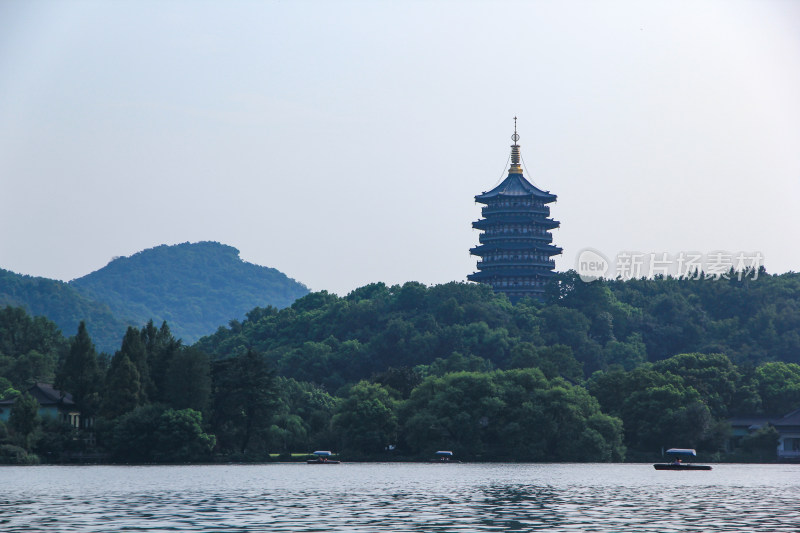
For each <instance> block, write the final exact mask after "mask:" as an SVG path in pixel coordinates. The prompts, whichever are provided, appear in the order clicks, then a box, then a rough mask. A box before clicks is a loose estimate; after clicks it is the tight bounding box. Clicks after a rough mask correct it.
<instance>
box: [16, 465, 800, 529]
mask: <svg viewBox="0 0 800 533" xmlns="http://www.w3.org/2000/svg"><path fill="white" fill-rule="evenodd" d="M0 480H2V487H3V488H2V492H0V531H25V532H29V531H65V532H67V531H81V532H84V531H225V532H227V531H278V532H280V531H286V532H308V531H364V532H366V531H369V532H377V531H392V532H411V531H413V532H422V531H425V532H459V531H464V532H466V531H469V532H483V531H508V532H512V531H540V530H547V531H594V532H612V531H613V532H618V531H636V532H659V533H663V532H672V531H758V532H768V531H786V532H789V531H791V532H793V533H796V532H798V531H800V465H715V466H714V470H712V471H710V472H702V471H699V472H670V471H666V472H659V471H656V470H654V469H653V467H652V466H651V465H632V464H626V465H607V464H588V465H587V464H550V465H541V464H535V465H534V464H524V465H516V464H514V465H510V464H506V465H497V464H450V465H442V464H388V463H383V464H341V465H319V466H318V465H305V464H269V465H255V466H253V465H216V466H145V467H134V466H131V467H125V466H76V467H70V466H39V467H0Z"/></svg>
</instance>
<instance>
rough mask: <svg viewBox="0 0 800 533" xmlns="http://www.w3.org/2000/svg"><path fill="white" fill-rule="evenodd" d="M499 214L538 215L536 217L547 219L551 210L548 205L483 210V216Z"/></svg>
mask: <svg viewBox="0 0 800 533" xmlns="http://www.w3.org/2000/svg"><path fill="white" fill-rule="evenodd" d="M498 213H502V214H508V215H513V214H521V215H529V214H536V215H544V216H546V217H549V216H550V208H549V207H548V206H546V205H544V206H535V207H531V206H524V205H513V206H502V207H498V206H486V207H483V208H481V215H482V216H484V217H485V216H487V215H496V214H498Z"/></svg>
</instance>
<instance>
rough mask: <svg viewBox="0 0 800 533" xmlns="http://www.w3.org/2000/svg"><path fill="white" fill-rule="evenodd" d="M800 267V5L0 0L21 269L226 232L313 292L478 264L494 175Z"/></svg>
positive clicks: (11, 240)
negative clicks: (517, 175)
mask: <svg viewBox="0 0 800 533" xmlns="http://www.w3.org/2000/svg"><path fill="white" fill-rule="evenodd" d="M514 116H517V117H519V120H518V131H519V134H520V137H521V138H520V141H519V143H520V145H521V147H522V156H523V159H524V162H525V166H526V167H527V170H528V172H527V173H526V176H527V177H528V178H529V179H530V180H531V181H532V182H533V183H535V184H536V185H537V186H539V187H540V188H542V189H545V190H549V191H550V192H552V193H554V194H557V195H558V202H557V203H556V204H552V205H551V208H552V215H553V217H554V218H556V219H557V220H560V221H561V228H560V229H559V230H557V231H555V233H554V243H555V244H557V245H558V246H561V247H562V248H563V249H564V253H563V255H561V256H559V257H557V258H556V265H557V269H558V270H567V269H569V268H574V267H575V261H576V257H577V254H578V253H579V252H580V251H581V250H582V249H584V248H587V247H590V248H593V249H596V250H598V251H601V252H602V253H603V254H606V255H607V256H613V255H615V254H617V253H619V252H622V251H642V252H665V253H670V254H675V253H678V252H680V251H685V250H692V251H700V252H703V253H711V252H712V251H717V250H726V251H730V252H737V251H748V252H755V251H758V252H761V253H762V254H763V256H764V261H765V264H766V268H767V270H768V271H769V272H785V271H789V270H792V271H798V270H800V246H799V245H798V244H797V237H796V235H797V232H798V230H800V209H798V207H797V204H798V198H800V1H795V0H772V1H771V0H757V1H735V0H724V1H702V0H701V1H667V2H657V1H647V2H643V1H638V0H637V1H628V2H609V1H605V2H599V1H598V2H590V1H580V2H574V1H573V2H570V1H552V2H536V1H526V2H502V1H491V2H490V1H473V2H468V1H458V2H456V1H452V2H448V1H426V2H422V1H417V2H415V1H392V2H390V1H380V0H375V1H337V0H325V1H322V0H320V1H282V2H275V1H272V2H270V1H259V2H244V1H233V2H228V1H222V0H219V1H214V2H200V1H178V0H174V1H160V2H147V1H114V2H101V1H96V2H78V1H52V2H41V1H29V0H19V1H8V0H0V225H1V227H2V232H0V267H2V268H5V269H8V270H12V271H15V272H19V273H22V274H30V275H35V276H44V277H49V278H54V279H60V280H65V281H68V280H70V279H74V278H77V277H81V276H83V275H85V274H88V273H90V272H92V271H94V270H97V269H99V268H102V267H103V266H104V265H105V264H106V263H107V262H108V261H109V260H111V258H112V257H114V256H123V255H130V254H133V253H135V252H137V251H140V250H142V249H145V248H151V247H153V246H157V245H160V244H176V243H180V242H186V241H191V242H196V241H203V240H213V241H219V242H222V243H225V244H229V245H231V246H235V247H236V248H238V249H239V250H240V251H241V256H242V258H243V259H245V260H247V261H250V262H253V263H256V264H259V265H265V266H271V267H275V268H278V269H279V270H281V271H283V272H285V273H286V274H287V275H289V276H290V277H293V278H295V279H297V280H298V281H301V282H303V283H305V284H306V285H308V286H309V287H310V288H311V289H313V290H322V289H326V290H329V291H332V292H336V293H339V294H346V293H347V292H349V291H350V290H352V289H354V288H356V287H359V286H362V285H365V284H367V283H370V282H374V281H384V282H386V283H388V284H394V283H403V282H405V281H410V280H415V281H420V282H423V283H426V284H434V283H443V282H447V281H452V280H459V281H462V280H464V279H465V277H466V275H467V274H468V273H471V272H473V271H475V261H476V258H475V257H471V256H470V255H469V253H468V250H469V248H470V247H472V246H475V245H476V244H477V242H478V231H477V230H473V229H472V228H471V223H472V221H473V220H476V219H477V218H479V216H480V206H479V205H476V204H475V203H474V198H473V197H474V196H475V195H476V194H479V193H481V192H483V191H486V190H489V189H491V188H492V187H493V186H494V185H496V184H497V183H498V181H499V180H500V178H501V177H502V176H504V175H505V171H504V165H505V164H506V161H507V159H508V155H509V145H510V144H511V140H510V136H511V134H512V133H513V117H514Z"/></svg>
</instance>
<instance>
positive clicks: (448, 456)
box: [431, 450, 461, 463]
mask: <svg viewBox="0 0 800 533" xmlns="http://www.w3.org/2000/svg"><path fill="white" fill-rule="evenodd" d="M431 462H432V463H460V462H461V461H459V460H458V459H453V452H451V451H449V450H439V451H438V452H436V459H431Z"/></svg>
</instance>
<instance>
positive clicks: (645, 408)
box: [0, 271, 800, 462]
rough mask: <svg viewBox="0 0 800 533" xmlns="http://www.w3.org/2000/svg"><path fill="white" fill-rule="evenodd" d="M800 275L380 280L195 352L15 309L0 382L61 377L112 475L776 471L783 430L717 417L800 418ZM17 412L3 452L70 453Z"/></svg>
mask: <svg viewBox="0 0 800 533" xmlns="http://www.w3.org/2000/svg"><path fill="white" fill-rule="evenodd" d="M798 278H799V276H798V275H797V274H784V275H779V276H769V275H767V274H766V273H764V272H763V271H762V272H761V273H759V276H758V279H746V280H744V279H743V280H737V279H732V280H716V281H714V280H703V281H700V280H675V279H656V280H634V281H627V282H618V281H612V282H606V281H597V282H593V283H590V284H587V283H583V282H581V281H580V280H579V279H578V278H577V276H576V275H575V273H574V272H567V273H561V274H558V275H557V276H556V278H555V280H554V283H553V284H552V285H551V286H550V287H549V289H548V294H547V299H546V301H544V302H535V301H523V302H520V303H518V304H515V305H512V304H510V303H509V301H508V300H507V299H506V298H505V297H504V296H501V295H497V294H495V293H494V292H492V291H491V290H490V289H489V288H488V287H487V286H484V285H475V284H464V283H449V284H445V285H438V286H433V287H426V286H424V285H422V284H419V283H414V282H409V283H406V284H404V285H402V286H392V287H388V286H386V285H384V284H381V283H376V284H372V285H368V286H365V287H361V288H359V289H357V290H355V291H353V292H352V293H350V294H349V295H347V296H345V297H339V296H336V295H332V294H329V293H327V292H317V293H312V294H308V295H307V296H305V297H303V298H300V299H299V300H297V301H295V302H294V303H293V304H292V305H291V306H290V307H287V308H285V309H281V310H279V309H276V308H274V307H256V308H254V309H251V310H250V311H249V312H248V313H247V314H246V318H245V319H244V320H241V321H239V320H233V321H230V323H229V324H228V326H227V327H221V328H219V329H218V330H217V332H216V333H214V334H213V335H210V336H207V337H204V338H202V339H201V340H200V341H198V342H197V343H195V344H194V345H193V346H187V345H184V344H183V343H181V342H179V341H178V340H177V339H176V338H175V337H173V335H172V333H171V330H170V328H169V326H168V325H167V324H163V325H161V327H157V326H156V325H154V324H153V323H148V324H147V325H146V326H145V327H143V328H141V329H140V330H139V329H136V328H129V329H128V330H127V333H126V334H125V336H124V338H123V339H122V341H121V345H120V347H119V349H118V350H116V352H115V354H114V356H113V357H112V358H110V360H108V359H106V358H104V357H101V356H98V355H97V353H96V352H95V351H94V348H93V347H92V343H91V340H90V338H89V335H88V333H87V331H86V328H84V327H83V326H80V327H79V328H78V330H77V334H76V336H75V337H72V338H71V339H69V340H68V341H67V340H65V339H63V337H61V335H60V333H59V332H58V331H57V329H56V328H55V327H54V325H52V324H51V323H49V321H47V320H45V319H42V318H36V319H33V318H30V317H28V316H27V315H26V314H25V313H24V311H22V310H21V309H13V308H6V309H5V311H4V312H3V313H0V378H3V379H0V388H4V389H5V390H7V391H8V392H9V393H13V392H14V391H15V390H16V391H21V390H24V387H26V386H27V385H28V384H30V383H32V382H34V381H37V380H38V381H41V380H55V383H56V384H57V386H59V387H62V388H63V389H64V390H67V391H70V392H72V394H73V396H74V397H75V399H76V402H77V403H78V404H79V405H80V406H81V409H83V410H84V412H88V413H94V414H95V415H96V416H97V426H96V428H97V429H96V435H97V442H98V449H100V450H103V451H104V452H106V453H108V454H109V457H110V458H112V459H114V460H120V461H132V462H147V461H190V460H266V459H268V458H269V457H270V455H269V454H281V457H284V458H288V457H289V456H288V455H287V454H289V453H291V452H304V451H305V452H308V451H311V450H314V449H333V450H336V451H338V452H341V453H342V454H343V455H344V457H347V458H350V459H352V458H364V459H393V458H397V459H420V458H425V457H429V456H430V454H431V453H432V452H433V451H435V450H437V449H452V450H454V451H455V452H456V453H457V454H458V455H459V456H460V457H461V458H464V459H473V460H518V461H529V460H533V461H598V460H601V461H615V460H621V459H623V458H624V457H626V456H627V457H628V458H633V459H653V458H655V457H656V456H657V455H658V454H659V451H660V450H661V448H662V447H670V446H680V447H694V448H697V449H698V450H699V452H700V453H701V455H703V456H705V457H712V456H713V457H714V458H717V459H721V460H722V459H725V458H726V457H727V458H738V459H742V460H769V459H770V458H772V459H774V458H775V451H776V443H777V432H776V430H775V429H774V428H772V427H771V426H765V427H764V428H762V430H759V431H757V432H755V433H754V434H753V435H751V436H745V437H741V438H740V439H739V440H735V441H731V440H730V436H731V426H730V424H729V421H728V420H729V418H730V417H734V416H753V415H768V416H781V415H783V414H786V413H788V412H790V411H792V410H794V409H797V408H800V365H798V364H797V363H798V360H799V356H800V353H799V352H798V350H797V337H798V330H799V329H798V325H800V305H798V303H800V291H798V290H796V289H797V286H798ZM21 398H22V397H21ZM22 404H23V405H24V404H25V402H24V401H23V402H22ZM20 416H21V415H20ZM20 416H18V417H17V418H15V420H16V421H17V422H14V423H13V424H11V423H10V425H9V426H8V428H7V429H4V428H3V427H2V426H0V445H2V444H3V442H7V443H10V444H9V445H12V446H16V447H17V448H20V447H21V446H22V444H24V445H25V447H26V448H27V449H28V450H29V451H34V452H37V453H39V454H47V456H56V455H57V453H61V452H63V450H64V447H68V446H69V445H72V444H70V443H73V444H74V443H75V442H76V441H75V440H74V439H72V438H71V437H70V436H69V433H63V430H62V433H60V435H61V437H60V440H59V438H45V436H46V435H48V434H50V435H52V428H51V433H47V432H41V433H36V432H35V430H31V429H25V428H31V427H35V424H34V425H31V424H27V425H24V424H21V423H19V422H18V421H19V420H20V419H21V418H20ZM41 424H44V422H41ZM42 427H44V426H42ZM4 431H5V433H4ZM26 431H27V433H26ZM57 434H58V433H57ZM4 435H6V436H4ZM37 435H38V436H37ZM0 460H2V457H0Z"/></svg>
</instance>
